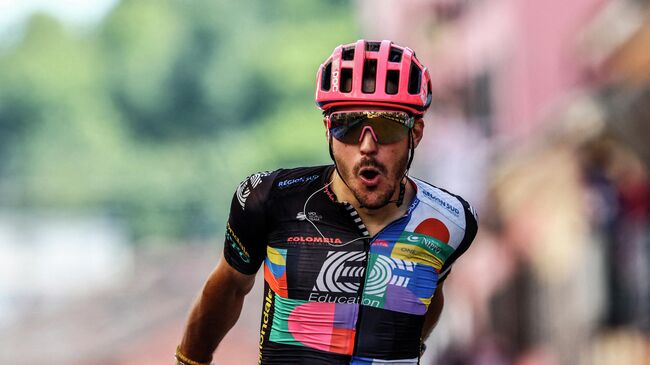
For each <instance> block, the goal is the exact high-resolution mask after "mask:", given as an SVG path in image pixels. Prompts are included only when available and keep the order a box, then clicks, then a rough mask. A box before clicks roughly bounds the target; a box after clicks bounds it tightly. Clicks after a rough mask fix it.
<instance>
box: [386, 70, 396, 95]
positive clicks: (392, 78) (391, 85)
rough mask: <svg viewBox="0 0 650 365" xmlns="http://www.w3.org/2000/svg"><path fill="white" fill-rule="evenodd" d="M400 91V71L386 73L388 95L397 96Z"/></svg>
mask: <svg viewBox="0 0 650 365" xmlns="http://www.w3.org/2000/svg"><path fill="white" fill-rule="evenodd" d="M398 90H399V70H388V72H386V94H391V95H395V94H397V92H398Z"/></svg>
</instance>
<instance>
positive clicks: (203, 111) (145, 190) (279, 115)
mask: <svg viewBox="0 0 650 365" xmlns="http://www.w3.org/2000/svg"><path fill="white" fill-rule="evenodd" d="M356 38H357V37H356V34H355V27H354V26H353V24H352V9H351V4H350V3H349V2H348V1H325V2H323V1H321V2H302V1H298V0H278V1H263V0H241V1H237V2H230V1H212V0H195V1H182V0H137V1H136V0H124V1H122V2H121V3H120V4H118V5H117V6H116V7H115V8H114V9H113V10H112V11H111V13H110V14H108V16H107V17H106V18H105V20H104V21H103V22H102V23H101V24H100V25H99V26H98V27H97V28H96V29H94V30H92V31H91V32H87V33H83V34H81V33H74V32H72V31H71V30H70V29H67V28H66V27H65V25H62V24H60V23H59V22H57V21H56V20H54V19H52V18H50V17H48V16H45V15H36V16H33V17H32V18H31V19H30V21H29V22H28V24H27V25H26V30H25V34H24V37H23V38H22V40H21V41H19V42H18V43H17V44H16V46H15V47H13V48H10V49H6V50H4V51H3V53H0V201H3V202H4V203H3V204H4V205H5V206H6V205H9V206H11V207H14V208H21V207H38V208H53V209H65V210H78V211H100V212H104V213H107V214H110V215H112V216H114V217H116V218H117V219H121V220H122V221H124V222H125V224H127V225H128V227H130V228H131V232H132V233H133V237H134V238H135V239H136V240H137V239H140V238H144V237H147V236H167V237H176V238H189V237H196V236H200V237H213V236H214V235H215V234H216V233H217V232H221V231H222V228H223V225H224V221H225V219H226V217H227V212H228V209H229V206H230V199H231V197H232V193H233V192H234V189H235V187H236V185H237V183H238V182H239V181H240V180H242V179H243V178H244V177H246V176H247V175H248V174H250V173H252V172H255V171H259V170H271V169H275V168H279V167H288V166H297V165H305V164H314V163H327V162H328V161H329V157H328V155H327V145H326V142H325V139H324V134H323V129H322V122H321V116H320V113H319V111H318V110H317V109H316V107H315V106H314V103H313V87H314V81H315V80H314V78H315V73H316V69H317V67H318V65H319V64H320V62H322V61H323V60H324V59H325V57H327V55H328V54H329V52H330V51H331V49H332V48H333V47H334V46H336V45H338V44H340V43H345V42H350V41H353V40H354V39H356Z"/></svg>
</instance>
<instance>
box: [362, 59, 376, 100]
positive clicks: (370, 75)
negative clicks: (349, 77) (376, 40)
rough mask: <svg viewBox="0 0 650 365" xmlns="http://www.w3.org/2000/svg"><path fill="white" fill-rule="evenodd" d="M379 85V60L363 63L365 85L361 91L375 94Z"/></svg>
mask: <svg viewBox="0 0 650 365" xmlns="http://www.w3.org/2000/svg"><path fill="white" fill-rule="evenodd" d="M376 83H377V60H366V61H365V62H364V63H363V85H362V86H361V91H362V92H364V93H366V94H372V93H374V92H375V85H376Z"/></svg>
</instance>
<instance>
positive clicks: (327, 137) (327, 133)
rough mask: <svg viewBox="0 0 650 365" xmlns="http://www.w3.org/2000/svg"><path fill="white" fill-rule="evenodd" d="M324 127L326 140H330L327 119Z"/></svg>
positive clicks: (324, 120) (324, 119) (324, 121)
mask: <svg viewBox="0 0 650 365" xmlns="http://www.w3.org/2000/svg"><path fill="white" fill-rule="evenodd" d="M323 126H325V139H326V140H328V141H329V140H330V130H329V128H327V119H326V118H323Z"/></svg>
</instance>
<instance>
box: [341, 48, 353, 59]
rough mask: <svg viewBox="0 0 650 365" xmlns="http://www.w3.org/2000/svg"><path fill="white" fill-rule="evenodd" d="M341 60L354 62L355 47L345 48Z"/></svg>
mask: <svg viewBox="0 0 650 365" xmlns="http://www.w3.org/2000/svg"><path fill="white" fill-rule="evenodd" d="M341 58H342V59H343V61H352V60H353V59H354V46H352V47H347V48H343V53H342V55H341Z"/></svg>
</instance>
